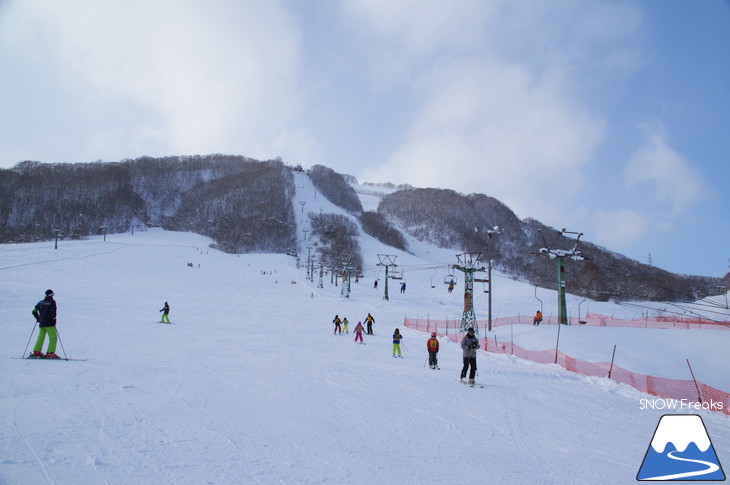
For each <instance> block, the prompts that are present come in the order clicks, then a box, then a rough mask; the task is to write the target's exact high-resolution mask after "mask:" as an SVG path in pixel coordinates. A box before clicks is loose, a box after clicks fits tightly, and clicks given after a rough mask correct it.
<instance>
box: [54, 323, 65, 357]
mask: <svg viewBox="0 0 730 485" xmlns="http://www.w3.org/2000/svg"><path fill="white" fill-rule="evenodd" d="M56 337H58V343H59V344H61V350H63V358H64V359H66V360H68V355H66V349H64V348H63V342H62V341H61V334H60V333H59V332H58V327H56Z"/></svg>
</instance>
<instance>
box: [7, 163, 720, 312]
mask: <svg viewBox="0 0 730 485" xmlns="http://www.w3.org/2000/svg"><path fill="white" fill-rule="evenodd" d="M294 173H303V174H305V175H306V176H307V177H309V179H310V180H311V181H312V184H313V186H314V187H315V189H316V190H317V191H318V192H319V193H321V194H322V196H324V197H326V198H327V199H328V200H329V201H330V202H332V204H334V205H336V206H338V207H340V208H342V209H343V211H344V212H345V213H346V214H347V216H342V215H337V216H336V215H334V214H329V215H328V214H322V213H320V214H316V213H314V212H311V211H310V212H308V213H307V214H306V219H307V221H306V223H303V222H302V221H299V222H298V221H297V213H298V212H299V210H300V208H299V207H294V206H293V202H292V200H293V197H294V193H295V192H296V187H295V183H294V177H293V174H294ZM354 184H357V180H356V179H355V178H354V177H352V176H350V175H342V174H339V173H337V172H335V171H334V170H332V169H330V168H328V167H325V166H322V165H315V166H313V167H312V168H310V169H309V170H307V171H305V170H304V169H303V168H302V167H301V166H293V167H292V166H289V165H286V164H285V163H284V162H283V161H282V160H281V159H274V160H264V161H260V160H255V159H251V158H248V157H243V156H238V155H222V154H214V155H207V156H199V155H195V156H179V157H162V158H153V157H140V158H137V159H134V160H131V159H126V160H122V161H120V162H94V163H77V164H68V163H66V164H43V163H40V162H32V161H26V162H21V163H19V164H17V165H16V166H15V167H13V168H11V169H3V170H0V188H2V191H1V193H2V195H0V221H3V222H4V224H3V226H2V227H1V228H0V243H7V242H29V241H36V240H51V239H53V238H55V237H57V236H61V237H70V238H84V237H87V236H89V235H93V234H99V233H100V232H101V231H106V232H109V233H114V232H125V231H129V230H133V228H134V227H135V226H143V225H146V226H160V227H163V228H165V229H169V230H178V231H191V232H197V233H199V234H203V235H206V236H209V237H211V238H212V239H214V240H215V241H216V244H217V247H218V248H220V249H222V250H224V251H226V252H230V253H247V252H273V253H289V254H292V253H300V252H304V249H305V246H307V244H308V243H307V242H305V238H306V235H303V234H302V231H303V230H305V229H306V230H308V231H311V237H314V238H315V241H314V242H313V243H312V244H313V245H314V248H315V252H316V254H317V255H318V257H319V259H320V261H323V262H324V263H325V264H326V265H327V266H328V267H332V268H336V267H338V266H339V265H340V264H341V263H342V261H343V260H345V259H347V260H348V261H349V262H350V264H351V265H352V266H353V268H354V269H355V270H356V271H359V270H361V268H362V257H363V255H362V254H360V249H359V247H358V245H357V244H356V238H357V236H358V234H359V231H360V230H362V231H363V232H365V233H366V234H369V235H370V236H372V237H375V238H376V239H378V240H380V241H381V242H383V243H385V244H387V245H389V246H392V247H395V248H398V249H401V250H408V248H407V240H408V238H414V239H416V240H420V241H428V242H429V243H432V244H435V245H436V246H438V247H441V248H446V249H453V250H454V251H456V252H472V251H473V252H477V251H478V252H482V258H483V259H485V258H486V253H487V252H489V251H491V253H492V254H491V256H492V258H491V259H492V261H493V263H494V265H496V266H497V267H499V268H500V269H501V270H503V271H505V272H506V273H508V274H510V275H511V276H513V277H514V278H521V279H524V280H525V281H528V282H530V283H532V284H534V285H536V286H542V287H547V288H553V287H554V286H555V284H556V283H555V262H554V261H552V260H549V259H547V258H542V257H539V256H538V254H539V253H540V249H541V248H542V247H544V246H545V243H547V244H551V245H554V246H556V247H563V246H565V247H567V246H568V245H570V246H572V245H573V244H574V241H572V240H571V241H567V240H565V239H564V238H563V234H562V233H561V232H560V231H557V230H556V229H554V228H551V227H549V226H546V225H544V224H542V223H540V222H539V221H537V220H534V219H530V218H527V219H524V220H520V219H519V218H518V217H517V216H516V215H515V214H514V213H513V212H512V211H511V209H509V207H507V206H506V205H505V204H504V203H502V202H501V201H499V200H497V199H495V198H493V197H490V196H488V195H485V194H469V195H464V194H461V193H458V192H456V191H454V190H452V189H436V188H414V187H411V186H400V187H396V186H393V185H392V184H387V183H386V184H378V185H376V184H371V186H372V187H381V188H387V189H388V190H387V191H388V192H389V193H387V194H385V195H383V196H382V197H380V202H379V204H378V206H377V209H376V210H374V211H373V210H365V209H364V208H363V205H362V203H361V200H360V196H359V195H358V194H357V193H356V191H355V189H354V187H353V185H354ZM373 192H383V191H382V190H381V191H378V190H374V191H373ZM304 209H305V207H304V206H302V207H301V212H304ZM305 226H306V227H305ZM495 226H498V227H499V229H500V234H499V235H497V236H496V237H493V238H492V239H491V240H490V239H488V238H487V235H486V233H485V232H486V230H487V229H491V228H493V227H495ZM579 249H580V250H581V251H582V253H583V255H584V256H587V258H586V260H584V261H571V260H566V264H565V266H566V271H567V274H568V281H569V284H570V287H569V288H567V291H569V292H571V293H573V294H576V295H582V296H586V297H589V298H592V299H595V300H599V301H606V300H609V299H615V300H619V301H620V300H654V301H692V300H697V299H700V298H703V297H705V296H709V295H713V294H718V293H721V292H723V291H726V290H727V289H728V287H729V286H730V274H728V275H726V276H725V277H724V278H722V279H721V278H714V277H707V276H693V275H677V274H674V273H670V272H668V271H665V270H662V269H660V268H656V267H653V266H649V265H645V264H642V263H639V262H637V261H634V260H631V259H629V258H627V257H625V256H623V255H621V254H619V253H616V252H613V251H610V250H608V249H606V248H603V247H600V246H597V245H595V244H592V243H590V242H589V241H581V242H580V246H579Z"/></svg>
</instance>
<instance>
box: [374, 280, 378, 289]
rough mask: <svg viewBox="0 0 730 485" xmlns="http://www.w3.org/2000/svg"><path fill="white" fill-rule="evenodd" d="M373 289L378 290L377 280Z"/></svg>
mask: <svg viewBox="0 0 730 485" xmlns="http://www.w3.org/2000/svg"><path fill="white" fill-rule="evenodd" d="M373 288H375V289H376V290H377V289H378V280H375V283H373Z"/></svg>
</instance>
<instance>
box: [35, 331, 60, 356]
mask: <svg viewBox="0 0 730 485" xmlns="http://www.w3.org/2000/svg"><path fill="white" fill-rule="evenodd" d="M46 334H48V350H47V351H46V353H49V354H53V353H55V352H56V342H57V341H58V333H57V332H56V327H39V329H38V340H36V341H35V347H33V350H34V351H35V352H41V351H42V350H43V342H44V341H45V340H46Z"/></svg>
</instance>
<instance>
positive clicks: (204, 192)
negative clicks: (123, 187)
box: [163, 162, 296, 253]
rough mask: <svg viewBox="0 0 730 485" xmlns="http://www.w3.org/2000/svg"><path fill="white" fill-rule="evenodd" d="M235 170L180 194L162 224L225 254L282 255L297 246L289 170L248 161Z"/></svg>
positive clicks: (281, 165)
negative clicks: (207, 239)
mask: <svg viewBox="0 0 730 485" xmlns="http://www.w3.org/2000/svg"><path fill="white" fill-rule="evenodd" d="M245 165H246V167H245V169H244V170H242V171H241V172H240V173H237V174H234V175H229V176H227V177H223V178H219V179H215V180H212V181H210V182H202V183H199V184H197V185H196V186H195V187H193V188H192V189H190V190H189V191H187V192H185V193H184V195H183V197H182V200H181V202H180V208H179V209H178V210H177V211H176V212H175V214H174V215H173V216H171V217H168V218H164V219H163V225H165V226H167V227H169V228H171V229H174V230H179V231H191V232H197V233H199V234H203V235H206V236H209V237H211V238H213V239H215V240H216V241H217V244H218V246H219V247H220V248H221V249H222V250H224V251H226V252H236V253H248V252H273V253H286V252H287V251H288V250H290V249H291V248H294V247H296V236H295V228H296V225H295V217H294V208H293V206H292V198H293V193H294V184H293V178H292V174H291V170H290V169H288V168H286V167H285V166H284V165H283V164H282V163H280V162H248V163H246V164H245Z"/></svg>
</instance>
